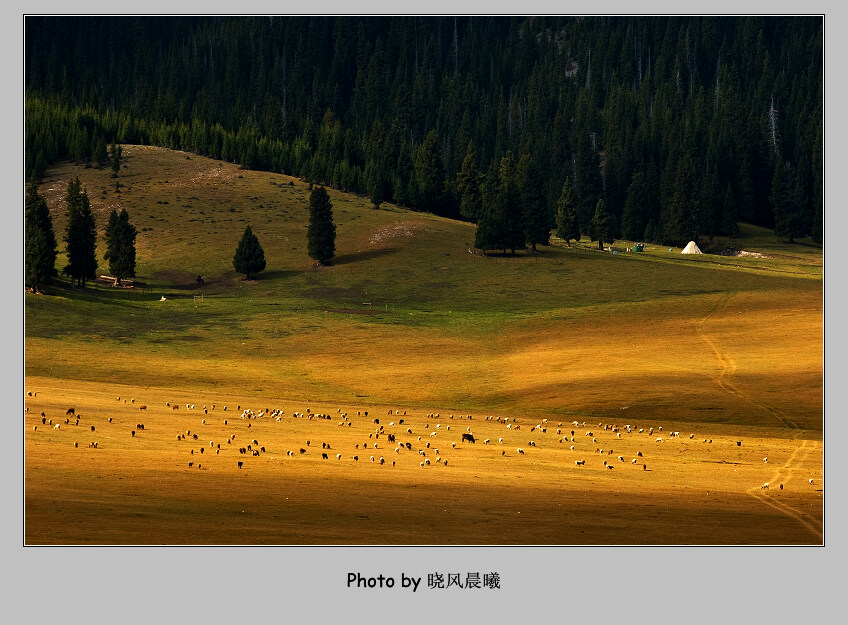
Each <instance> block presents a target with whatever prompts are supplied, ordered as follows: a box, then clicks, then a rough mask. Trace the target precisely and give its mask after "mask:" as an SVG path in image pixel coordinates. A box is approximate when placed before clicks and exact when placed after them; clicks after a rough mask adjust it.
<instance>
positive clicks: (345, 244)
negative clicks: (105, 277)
mask: <svg viewBox="0 0 848 625" xmlns="http://www.w3.org/2000/svg"><path fill="white" fill-rule="evenodd" d="M123 153H124V163H125V167H124V168H123V169H122V170H121V173H120V177H119V178H118V182H119V183H120V185H121V186H120V188H119V190H118V191H116V189H115V181H114V179H112V178H111V171H109V170H106V169H104V170H95V169H82V168H80V167H74V166H70V165H66V166H62V167H59V168H56V169H54V170H51V171H50V172H48V175H47V177H46V178H45V181H44V183H43V185H42V187H41V193H42V194H43V195H45V197H46V198H47V200H48V204H49V205H50V207H51V210H52V212H53V217H54V228H55V229H56V232H57V235H58V238H60V239H61V234H62V232H63V231H64V223H65V220H64V203H63V196H64V193H65V190H66V187H67V182H68V180H69V179H70V178H71V177H73V176H79V177H80V180H81V181H82V183H83V186H84V187H85V188H86V189H87V190H88V194H89V197H90V198H91V201H92V207H93V210H94V212H95V214H96V215H97V220H98V221H97V223H98V228H99V230H100V232H101V234H102V231H103V228H104V227H105V224H106V216H107V214H108V212H109V210H111V208H112V207H123V208H126V209H127V210H128V212H129V213H130V219H131V221H132V222H133V223H134V224H135V225H136V227H137V228H138V230H139V236H138V240H137V248H138V268H137V273H138V280H139V281H140V282H142V283H144V287H143V288H142V289H137V290H130V289H113V288H111V287H108V286H105V285H98V284H95V285H91V286H90V287H89V288H87V289H85V290H79V289H73V290H72V289H69V288H67V283H65V284H64V285H62V284H60V285H58V286H56V287H55V288H52V289H51V290H49V292H48V295H31V294H27V295H26V300H25V305H26V313H25V314H26V316H25V322H26V328H25V333H26V373H27V376H40V377H46V378H54V379H66V380H86V381H92V382H100V383H127V382H131V383H133V384H137V385H140V386H150V387H167V388H174V389H177V388H180V389H197V390H201V391H203V392H204V393H214V392H216V391H217V392H220V393H225V392H226V393H233V392H236V393H252V394H257V395H260V396H263V397H269V398H293V399H303V400H313V401H315V400H321V401H340V402H346V403H349V404H356V405H368V404H379V405H394V406H399V407H408V408H415V407H420V408H425V409H441V410H445V411H447V410H457V411H462V410H464V411H477V412H479V411H485V412H500V413H505V414H507V413H508V414H528V415H538V416H555V415H560V416H562V415H565V416H569V415H584V416H589V415H591V416H593V417H595V416H597V417H610V416H616V415H621V414H627V415H633V417H632V418H634V419H636V418H648V417H650V418H655V417H657V418H671V419H675V420H679V421H689V422H706V423H716V424H717V423H727V424H734V423H737V424H742V423H744V424H749V425H763V426H775V425H777V426H782V425H787V424H791V425H793V426H798V427H800V428H803V429H807V430H817V431H820V430H821V429H822V381H823V357H822V354H823V307H822V306H823V286H822V271H823V267H822V252H821V249H820V248H819V247H816V246H814V245H811V244H809V243H808V242H801V243H799V244H795V245H792V246H790V245H788V244H785V243H782V242H781V241H779V240H778V239H776V238H775V237H774V236H773V235H772V234H770V233H769V232H767V231H765V230H762V229H759V228H755V227H750V226H743V228H742V231H741V234H740V236H739V237H738V238H737V239H736V240H735V242H733V243H734V245H735V247H736V248H737V249H744V250H747V251H751V252H760V253H761V255H763V256H765V257H757V256H737V257H720V256H717V255H709V254H705V255H702V256H697V257H696V256H681V255H680V253H679V252H680V250H679V249H673V250H669V249H668V248H658V247H655V246H651V247H649V249H648V250H647V251H646V252H644V253H641V254H632V253H627V252H626V251H625V249H626V248H627V247H630V245H631V244H630V243H629V242H616V243H615V249H616V250H620V252H619V253H617V254H615V255H613V254H611V253H609V252H604V253H602V252H598V251H596V250H594V249H593V247H595V244H592V243H590V242H589V241H585V240H584V241H583V242H581V243H580V244H578V245H577V246H574V247H571V248H567V247H565V246H563V245H559V244H557V242H556V241H554V244H553V245H551V246H549V247H545V246H542V247H541V248H540V253H538V254H535V255H531V254H519V255H518V256H517V257H514V258H510V257H506V258H502V257H497V256H495V257H483V256H482V255H480V254H479V253H475V252H476V251H475V250H473V249H471V248H470V242H471V241H473V238H474V226H472V225H469V224H463V223H457V222H453V221H449V220H446V219H442V218H439V217H435V216H432V215H429V214H423V213H415V212H411V211H408V210H404V209H400V208H397V207H394V206H391V205H384V206H383V207H382V208H381V209H380V210H374V209H373V208H371V207H370V204H369V202H368V201H367V200H366V199H365V198H360V197H356V196H352V195H346V194H342V193H339V192H336V191H333V190H329V193H330V197H331V199H332V202H333V205H334V213H335V220H336V225H337V240H336V250H337V258H336V261H335V264H334V265H333V266H332V267H328V268H321V269H316V268H314V266H313V262H312V261H311V260H310V259H309V258H308V256H307V254H306V222H307V200H308V190H307V188H306V185H305V184H303V183H301V182H300V181H299V180H296V179H291V178H289V177H286V176H282V175H278V174H270V173H263V172H253V171H243V170H239V169H238V168H236V167H235V166H234V165H231V164H227V163H220V162H217V161H212V160H208V159H205V158H201V157H196V156H189V155H187V154H185V153H182V152H173V151H166V150H161V149H157V148H152V147H142V146H125V147H124V152H123ZM247 224H250V225H251V227H252V228H253V231H254V232H255V233H256V234H257V236H258V237H259V240H260V242H261V243H262V245H263V247H264V249H265V256H266V259H267V269H266V271H264V272H262V273H260V274H258V276H257V277H256V279H255V280H251V281H245V280H243V279H242V276H241V275H239V274H236V273H235V272H234V271H233V267H232V257H233V253H234V252H235V247H236V244H237V242H238V240H239V238H240V237H241V234H242V232H243V230H244V227H245V226H246V225H247ZM729 246H730V242H726V244H725V242H723V241H715V242H713V246H712V247H715V248H716V249H721V248H723V247H729ZM104 251H105V248H104V246H103V244H102V239H101V243H100V244H99V246H98V255H99V256H100V257H101V263H102V264H101V272H102V273H105V272H106V263H105V262H103V261H102V254H103V252H104ZM58 263H59V267H61V266H63V265H64V258H63V257H62V255H61V254H60V258H59V261H58ZM197 275H202V276H203V278H204V281H205V285H204V286H203V287H202V289H201V288H197V286H196V284H195V278H196V277H197ZM201 294H202V296H203V299H202V301H200V299H199V296H200V295H201ZM163 296H164V297H165V298H166V299H165V301H160V299H161V298H162V297H163ZM622 411H627V412H626V413H622ZM616 418H617V417H616Z"/></svg>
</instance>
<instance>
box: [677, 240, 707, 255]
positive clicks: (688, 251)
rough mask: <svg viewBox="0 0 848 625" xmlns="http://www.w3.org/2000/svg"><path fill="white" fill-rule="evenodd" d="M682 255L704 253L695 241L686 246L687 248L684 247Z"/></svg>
mask: <svg viewBox="0 0 848 625" xmlns="http://www.w3.org/2000/svg"><path fill="white" fill-rule="evenodd" d="M680 253H681V254H701V253H702V252H701V250H699V249H698V246H697V245H696V244H695V242H694V241H689V243H687V244H686V247H684V248H683V251H682V252H680Z"/></svg>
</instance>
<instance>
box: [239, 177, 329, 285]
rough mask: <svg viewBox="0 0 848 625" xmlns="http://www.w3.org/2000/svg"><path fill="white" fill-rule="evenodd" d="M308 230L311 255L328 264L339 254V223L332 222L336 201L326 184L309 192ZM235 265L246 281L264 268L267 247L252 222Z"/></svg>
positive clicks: (307, 235)
mask: <svg viewBox="0 0 848 625" xmlns="http://www.w3.org/2000/svg"><path fill="white" fill-rule="evenodd" d="M306 233H307V234H306V239H307V244H306V248H307V252H308V253H309V257H310V258H311V259H313V260H315V261H316V264H317V266H319V267H323V266H326V265H329V264H330V263H331V261H332V260H333V258H334V257H335V255H336V224H335V222H334V221H333V204H332V202H330V196H329V194H328V193H327V190H326V189H325V188H324V187H315V188H313V189H312V192H311V193H310V195H309V225H308V227H307V231H306ZM233 268H234V269H235V270H236V271H237V272H238V273H243V274H245V278H246V279H247V280H250V276H251V274H257V273H259V272H260V271H262V270H263V269H265V250H264V249H263V248H262V245H261V244H260V243H259V237H257V236H256V235H255V234H254V233H253V230H252V229H251V227H250V225H248V226H247V227H246V228H245V229H244V234H242V237H241V240H239V243H238V246H237V247H236V253H235V256H234V257H233Z"/></svg>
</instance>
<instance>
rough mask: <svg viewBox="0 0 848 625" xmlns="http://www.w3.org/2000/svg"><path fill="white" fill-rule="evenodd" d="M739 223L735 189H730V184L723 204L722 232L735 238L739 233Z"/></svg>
mask: <svg viewBox="0 0 848 625" xmlns="http://www.w3.org/2000/svg"><path fill="white" fill-rule="evenodd" d="M738 221H739V218H738V215H737V214H736V200H735V198H734V197H733V189H731V188H730V183H728V184H727V189H726V190H725V192H724V199H723V200H722V203H721V231H722V232H723V233H724V234H726V235H728V236H730V237H735V236H736V235H737V234H738V233H739V223H738Z"/></svg>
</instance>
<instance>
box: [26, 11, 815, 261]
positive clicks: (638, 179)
mask: <svg viewBox="0 0 848 625" xmlns="http://www.w3.org/2000/svg"><path fill="white" fill-rule="evenodd" d="M822 40H823V19H822V18H821V16H818V17H816V16H812V17H804V16H801V17H793V16H782V17H768V16H744V17H734V16H725V17H701V16H670V17H662V16H658V17H655V16H649V17H626V16H622V17H614V16H613V17H609V16H607V17H586V18H574V17H565V16H548V17H534V18H522V17H486V16H471V17H437V16H433V17H403V16H399V17H353V16H351V17H345V16H342V17H277V18H273V19H269V18H259V17H256V18H252V17H249V18H220V17H217V18H206V17H161V18H157V17H105V16H103V17H100V16H94V17H92V16H86V17H84V18H82V17H72V16H59V17H50V16H47V17H45V16H28V17H27V18H26V37H25V46H26V51H25V54H26V58H25V72H26V153H25V154H26V171H27V172H28V174H32V175H36V176H38V175H40V174H43V172H44V169H45V167H46V166H47V165H48V164H49V163H51V162H54V161H55V160H57V159H66V158H70V159H73V160H76V161H79V162H93V161H96V160H99V159H98V158H95V154H100V155H101V157H102V154H103V147H102V146H105V145H106V144H108V143H109V142H111V141H117V142H118V143H121V142H124V143H127V142H132V143H149V144H153V145H160V146H164V147H171V148H178V149H182V150H188V151H192V152H196V153H198V154H203V155H207V156H210V157H212V158H216V159H222V160H227V161H232V162H237V163H239V164H241V165H242V166H244V167H248V168H257V169H265V170H271V171H278V172H283V173H286V174H291V175H295V176H299V177H301V178H303V179H305V180H307V181H310V182H313V183H315V184H320V185H327V186H333V187H336V188H339V189H341V190H345V191H353V192H357V193H361V194H365V195H367V196H368V197H370V198H371V200H372V202H373V203H374V205H375V206H379V205H380V203H382V202H387V201H391V202H395V203H397V204H400V205H404V206H408V207H410V208H413V209H415V210H425V211H432V212H435V213H438V214H442V215H447V216H451V217H461V218H464V219H468V220H471V221H475V222H477V221H479V219H480V218H481V217H482V210H483V209H482V206H483V201H482V197H481V198H480V199H479V200H478V199H475V198H474V197H471V198H469V197H468V196H467V193H466V192H465V191H464V190H463V189H464V185H467V183H468V180H467V177H463V176H461V175H459V174H460V172H461V171H462V169H463V163H464V160H465V158H466V156H467V151H468V146H469V143H471V142H473V146H474V151H475V158H476V166H477V167H478V168H479V171H481V172H489V171H490V170H493V169H495V170H500V169H501V162H502V160H503V159H504V158H506V157H507V155H508V154H510V153H511V154H512V155H513V160H514V162H515V165H516V167H517V164H518V163H519V162H521V159H522V158H523V156H524V155H525V154H526V155H528V156H529V157H530V158H531V159H532V163H533V164H534V166H535V167H536V168H537V169H538V176H539V179H540V184H539V187H538V190H537V193H538V194H539V196H540V197H541V198H544V208H545V211H546V217H547V226H548V227H553V226H554V225H555V223H556V212H557V202H558V199H559V198H560V196H561V191H562V187H563V185H564V183H565V181H566V179H569V182H570V184H571V192H572V194H573V198H574V203H575V207H576V216H577V222H576V223H577V227H578V228H579V229H580V232H581V233H582V234H584V235H585V234H589V233H590V232H589V231H590V229H591V224H592V220H593V217H594V215H595V211H596V209H597V205H598V200H600V199H603V200H604V207H605V210H606V212H607V214H608V216H609V227H610V228H611V235H612V236H613V237H616V238H617V237H623V238H627V239H633V240H641V239H645V240H651V241H658V242H664V243H685V242H686V241H688V240H689V239H692V238H695V237H697V236H711V235H714V234H733V233H734V232H735V229H736V224H737V222H738V221H740V220H742V221H748V222H753V223H758V224H762V225H765V226H768V227H774V228H776V231H777V233H778V234H781V235H782V236H789V237H790V238H792V237H799V236H804V235H806V234H811V235H812V236H813V238H814V239H816V240H821V238H822V227H823V226H822V221H823V218H822V214H823V213H822V180H823V174H822V172H823V167H822V158H823V151H822V145H823V76H824V74H823V47H822ZM776 179H777V180H776ZM502 183H503V181H502ZM502 183H501V184H502ZM776 188H779V189H780V191H779V192H778V193H775V189H776ZM507 190H509V185H507ZM481 193H482V190H481ZM475 211H476V212H475ZM516 231H517V230H516ZM525 238H527V237H526V233H525ZM526 243H527V244H529V245H531V247H532V242H529V239H528V241H526ZM517 244H518V243H516V245H517ZM498 245H500V243H498ZM501 249H502V248H501Z"/></svg>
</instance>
